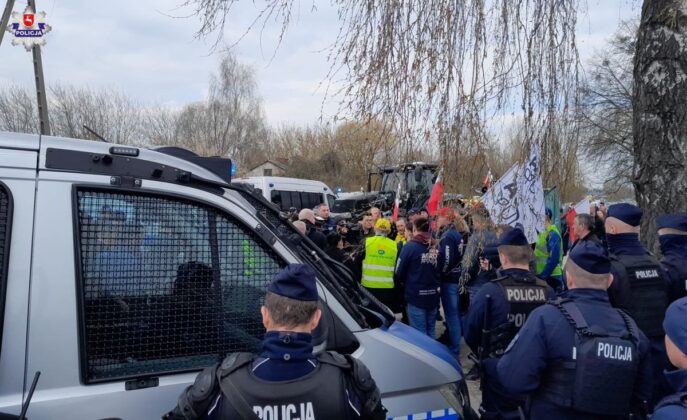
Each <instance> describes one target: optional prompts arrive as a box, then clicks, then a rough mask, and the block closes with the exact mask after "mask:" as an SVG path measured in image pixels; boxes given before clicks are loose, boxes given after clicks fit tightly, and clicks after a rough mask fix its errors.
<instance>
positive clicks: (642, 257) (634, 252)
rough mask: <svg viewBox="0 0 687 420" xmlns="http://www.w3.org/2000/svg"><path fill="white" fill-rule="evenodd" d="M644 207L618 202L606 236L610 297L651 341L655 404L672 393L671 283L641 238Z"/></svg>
mask: <svg viewBox="0 0 687 420" xmlns="http://www.w3.org/2000/svg"><path fill="white" fill-rule="evenodd" d="M641 221H642V210H641V209H640V208H639V207H637V206H634V205H632V204H626V203H621V204H614V205H612V206H610V207H609V208H608V214H607V217H606V240H607V242H608V250H609V253H610V258H611V273H612V274H613V283H612V284H611V286H610V287H609V288H608V297H609V298H610V301H611V304H612V305H613V306H615V307H616V308H621V309H623V310H625V311H626V312H627V313H628V314H629V315H630V316H631V317H632V319H634V321H635V322H636V323H637V325H638V326H639V329H641V330H642V332H643V333H644V334H646V336H647V337H648V338H649V341H650V342H651V363H652V365H653V374H654V385H655V387H654V390H653V395H652V397H651V399H650V401H649V405H650V406H653V405H654V404H656V403H657V402H658V400H660V399H661V398H663V397H664V396H665V395H667V393H668V386H667V383H666V382H665V379H664V378H663V370H664V369H666V368H667V367H668V366H669V362H668V356H667V355H666V348H665V343H664V340H663V335H664V332H663V325H662V323H663V317H664V316H665V312H666V309H667V308H668V287H667V282H666V280H665V275H664V274H663V269H662V268H661V266H660V264H659V262H658V260H657V259H656V258H655V257H654V256H653V255H651V254H650V253H649V251H647V249H646V248H644V246H643V245H642V244H641V243H640V242H639V226H640V224H641Z"/></svg>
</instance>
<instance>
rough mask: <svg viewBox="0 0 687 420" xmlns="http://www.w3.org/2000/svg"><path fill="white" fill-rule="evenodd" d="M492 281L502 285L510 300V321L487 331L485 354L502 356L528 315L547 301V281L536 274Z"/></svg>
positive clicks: (507, 299)
mask: <svg viewBox="0 0 687 420" xmlns="http://www.w3.org/2000/svg"><path fill="white" fill-rule="evenodd" d="M492 282H494V283H496V284H498V285H499V286H500V287H501V291H502V292H503V295H504V296H505V298H506V301H508V304H509V306H510V309H509V311H508V321H507V322H505V323H503V324H501V325H499V326H497V327H496V328H493V329H492V330H490V331H487V332H486V333H487V334H488V335H489V338H488V345H487V347H488V348H487V349H485V350H486V351H485V354H486V355H488V357H501V356H502V355H503V353H504V352H505V350H506V348H507V347H508V344H509V343H510V342H511V340H512V339H513V337H515V334H517V333H518V331H520V328H522V326H523V325H524V324H525V321H526V320H527V316H528V315H529V314H530V312H532V311H533V310H534V309H535V308H537V307H538V306H541V305H543V304H544V303H546V287H547V286H546V282H545V281H544V280H540V279H538V278H536V277H534V275H529V276H527V277H525V278H522V279H519V278H517V279H516V278H514V277H510V276H508V277H500V278H497V279H495V280H492Z"/></svg>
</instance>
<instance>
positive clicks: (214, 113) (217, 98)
mask: <svg viewBox="0 0 687 420" xmlns="http://www.w3.org/2000/svg"><path fill="white" fill-rule="evenodd" d="M168 136H169V133H168V134H167V137H168ZM165 137H166V136H162V138H163V139H165V141H168V139H167V138H165ZM174 137H175V139H174V140H173V141H172V143H175V144H179V145H183V146H186V147H189V148H191V149H193V150H195V151H196V152H198V153H200V154H204V155H216V156H230V157H231V158H233V159H236V160H237V161H239V162H241V163H242V164H243V165H244V166H245V165H246V164H247V165H250V164H251V163H255V162H256V161H258V160H260V159H261V158H262V159H264V157H265V156H266V145H267V137H268V133H267V127H266V124H265V120H264V115H263V110H262V100H261V99H260V97H259V96H258V93H257V86H256V84H255V78H254V76H253V70H252V69H251V68H250V67H247V66H245V65H242V64H240V63H239V62H238V61H237V60H236V57H235V56H234V55H233V54H227V55H226V56H225V57H224V59H223V60H222V61H221V63H220V66H219V72H218V74H216V75H214V76H213V77H212V78H211V81H210V93H209V97H208V99H207V101H204V102H198V103H194V104H190V105H187V106H185V107H184V108H183V110H182V111H181V112H180V113H179V115H178V116H177V120H176V130H175V133H174Z"/></svg>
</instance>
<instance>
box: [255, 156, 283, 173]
mask: <svg viewBox="0 0 687 420" xmlns="http://www.w3.org/2000/svg"><path fill="white" fill-rule="evenodd" d="M266 163H271V164H272V165H274V166H276V167H277V168H279V169H281V170H282V171H285V170H287V169H288V167H287V164H288V159H267V160H266V161H264V162H262V163H261V164H259V165H255V166H253V167H252V168H250V169H249V170H248V172H250V171H252V170H255V169H256V168H259V167H261V166H262V165H264V164H266Z"/></svg>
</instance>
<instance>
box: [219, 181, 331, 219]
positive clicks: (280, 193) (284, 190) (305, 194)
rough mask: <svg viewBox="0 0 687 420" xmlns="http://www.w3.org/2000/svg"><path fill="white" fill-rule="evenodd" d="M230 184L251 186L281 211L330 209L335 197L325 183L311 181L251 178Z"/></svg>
mask: <svg viewBox="0 0 687 420" xmlns="http://www.w3.org/2000/svg"><path fill="white" fill-rule="evenodd" d="M231 182H240V183H244V184H251V185H253V187H255V188H256V189H259V190H260V192H261V193H262V196H263V197H265V199H266V200H267V201H269V202H271V203H274V204H276V205H277V206H278V207H279V208H280V209H281V210H282V211H288V210H289V209H291V208H292V207H293V208H295V209H296V210H301V209H306V208H308V209H311V208H314V207H315V206H317V205H318V204H322V203H327V204H328V205H329V207H331V206H332V205H333V204H334V200H336V195H334V192H333V191H332V190H331V189H330V188H329V187H328V186H327V185H326V184H325V183H323V182H320V181H314V180H311V179H299V178H286V177H281V176H251V177H247V178H235V179H232V181H231Z"/></svg>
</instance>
